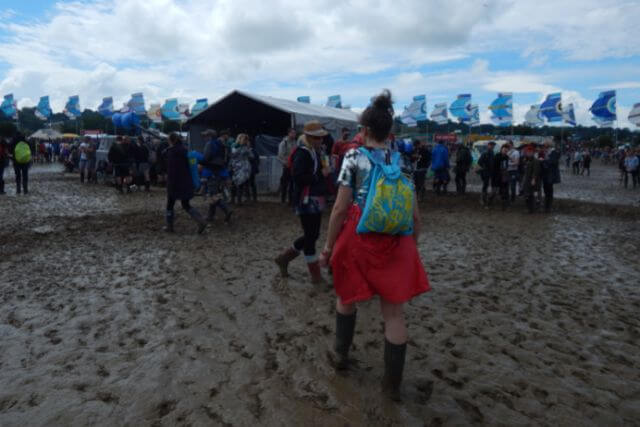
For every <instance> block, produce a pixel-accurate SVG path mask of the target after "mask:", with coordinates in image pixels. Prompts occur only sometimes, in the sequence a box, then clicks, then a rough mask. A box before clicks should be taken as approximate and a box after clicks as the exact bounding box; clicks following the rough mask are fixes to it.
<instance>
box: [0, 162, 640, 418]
mask: <svg viewBox="0 0 640 427" xmlns="http://www.w3.org/2000/svg"><path fill="white" fill-rule="evenodd" d="M34 172H36V173H33V174H32V183H31V192H30V194H29V196H27V197H24V196H22V197H18V196H15V195H14V194H13V187H12V183H11V180H10V179H9V180H8V187H9V193H10V194H8V195H6V196H3V197H2V198H0V218H1V220H0V425H3V426H4V425H6V426H24V425H105V426H107V425H108V426H112V425H131V426H140V425H166V426H170V425H194V426H196V425H241V426H242V425H291V426H297V425H353V426H355V425H420V426H421V425H469V424H487V425H583V426H589V425H594V426H596V425H634V424H636V423H638V420H639V419H640V374H639V372H640V318H639V316H638V313H639V312H640V290H639V287H638V282H639V281H638V278H639V277H640V264H639V262H638V254H639V253H640V240H639V239H638V237H639V236H640V222H639V216H638V207H637V206H638V205H637V203H635V202H637V201H638V200H635V202H634V200H633V198H634V197H635V199H640V191H638V192H633V191H632V190H624V189H621V188H619V185H618V183H617V182H615V175H614V174H615V170H611V169H605V168H598V167H596V168H594V170H593V171H592V177H591V178H589V179H590V180H591V181H587V178H586V177H584V178H582V177H569V178H568V179H566V180H565V182H564V183H563V185H562V186H559V187H558V192H559V194H560V196H561V197H565V196H566V194H578V195H579V197H575V199H577V200H579V201H575V200H574V201H572V200H559V201H558V203H557V204H556V210H555V211H554V213H553V214H551V215H542V214H535V215H528V214H525V213H524V212H523V211H524V208H523V206H522V202H521V201H519V202H518V204H517V206H514V207H512V208H511V209H509V210H508V211H506V212H502V211H500V210H499V209H495V210H489V211H485V210H482V209H480V206H479V204H478V196H477V195H473V194H472V195H469V196H467V197H464V198H457V197H446V198H439V199H435V198H434V197H433V195H431V194H429V196H428V200H427V201H426V202H425V203H424V204H423V205H422V207H421V208H422V220H423V224H424V233H423V235H422V237H421V239H420V244H419V248H420V253H421V255H422V259H423V261H424V264H425V266H426V269H427V271H428V272H429V276H430V280H431V284H432V288H433V290H432V291H431V292H429V293H427V294H424V295H422V296H420V297H418V298H416V299H415V300H413V301H412V302H411V303H410V304H408V305H407V307H406V318H407V323H408V327H409V335H410V340H409V346H408V351H407V363H406V368H405V381H404V401H403V402H402V403H401V404H397V403H392V402H390V401H388V400H386V399H385V398H384V397H383V396H382V395H381V394H380V378H381V376H382V370H383V362H382V352H383V335H382V328H383V326H382V323H381V316H380V313H379V303H378V301H377V300H373V301H370V302H367V303H364V304H362V305H361V306H360V307H359V313H358V321H357V325H356V335H355V339H354V347H353V349H352V355H353V357H354V358H355V359H357V361H358V362H357V364H356V365H355V367H354V368H353V369H352V370H351V371H350V372H349V373H348V374H347V375H346V376H343V375H337V374H336V373H335V372H334V371H333V369H332V368H331V365H330V364H329V361H328V359H327V351H328V350H329V349H330V347H331V345H332V342H333V334H334V322H335V318H334V308H333V306H334V301H335V296H334V294H333V292H332V290H331V289H330V288H328V287H316V288H314V287H313V286H312V285H310V284H309V283H308V279H309V278H308V275H307V273H306V271H305V266H304V265H303V262H302V261H301V260H296V261H295V262H294V263H293V264H292V266H291V269H290V270H291V272H292V277H291V278H289V279H286V280H283V279H281V278H279V277H278V276H277V274H276V268H275V265H274V264H273V261H272V259H273V258H274V256H275V255H276V254H277V252H278V251H279V250H280V249H282V248H283V247H285V246H287V245H288V244H290V242H291V241H292V240H293V239H294V238H295V237H297V235H298V234H299V231H300V230H299V225H298V223H297V221H296V218H295V217H294V216H293V215H292V214H291V213H290V211H289V210H288V209H287V208H285V207H282V206H280V205H279V204H277V203H274V202H268V201H265V202H261V203H258V204H256V205H250V206H245V207H239V208H237V209H236V218H235V221H234V223H233V225H232V226H230V227H227V226H225V225H224V224H222V222H221V221H218V222H216V223H215V224H213V226H212V227H210V228H209V229H208V231H207V232H206V233H205V234H204V235H202V236H199V235H197V234H196V233H195V225H194V224H193V223H192V222H190V220H189V219H188V218H187V216H186V215H185V214H184V212H182V211H180V210H177V216H178V217H177V222H176V231H177V233H176V234H175V235H166V234H163V233H162V232H161V228H162V225H163V223H162V221H163V209H164V197H163V193H162V190H160V189H156V190H155V191H154V193H152V194H151V195H148V194H145V193H134V194H131V195H128V196H119V195H116V194H115V192H114V191H113V190H112V189H111V188H108V187H104V186H81V185H80V184H79V182H77V178H76V177H75V176H71V175H62V174H61V173H59V172H54V171H52V170H50V169H46V168H44V169H42V170H40V171H39V172H38V170H37V169H36V170H35V171H34ZM596 174H601V176H605V177H609V178H610V177H613V179H612V180H609V181H606V182H608V184H606V182H605V181H604V180H600V181H596ZM585 183H586V184H585ZM607 185H608V187H606V186H607ZM604 187H606V188H604ZM561 188H562V189H561ZM572 188H573V189H572ZM560 189H561V190H560ZM606 189H609V190H606ZM603 201H606V202H607V204H603V203H602V202H603ZM634 203H635V204H634ZM194 205H195V206H197V207H199V208H201V209H204V206H205V205H204V202H203V201H202V200H201V199H199V198H196V199H195V201H194ZM325 226H326V221H325ZM322 239H324V237H323V238H322ZM322 241H323V240H322Z"/></svg>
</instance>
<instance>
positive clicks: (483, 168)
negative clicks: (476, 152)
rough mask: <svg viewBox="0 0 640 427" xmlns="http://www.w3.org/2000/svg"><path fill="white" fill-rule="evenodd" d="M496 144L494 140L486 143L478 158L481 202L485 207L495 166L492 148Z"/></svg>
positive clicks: (487, 202)
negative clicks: (484, 149) (485, 148)
mask: <svg viewBox="0 0 640 427" xmlns="http://www.w3.org/2000/svg"><path fill="white" fill-rule="evenodd" d="M495 146H496V143H495V142H494V141H489V142H488V143H487V150H486V151H485V152H484V153H482V155H481V156H480V158H479V159H478V167H479V168H480V169H479V170H478V173H479V174H480V178H481V179H482V199H481V203H482V205H483V206H484V207H485V208H488V207H489V185H490V184H491V177H492V176H493V168H494V167H495V155H494V154H493V149H494V147H495Z"/></svg>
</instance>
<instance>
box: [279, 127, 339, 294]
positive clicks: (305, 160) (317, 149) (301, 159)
mask: <svg viewBox="0 0 640 427" xmlns="http://www.w3.org/2000/svg"><path fill="white" fill-rule="evenodd" d="M326 134H327V131H326V130H325V129H323V127H322V125H321V124H320V122H318V121H315V120H312V121H310V122H307V123H306V124H305V125H304V130H303V135H302V136H301V137H300V139H299V143H300V145H299V146H298V148H297V149H296V150H295V151H294V152H293V154H292V156H293V159H292V160H293V161H292V167H291V175H292V178H293V183H294V187H293V202H294V203H293V205H294V206H295V212H296V215H297V216H298V217H299V218H300V224H301V225H302V232H303V234H302V236H300V237H299V238H298V239H296V240H295V241H294V242H293V245H292V246H291V247H290V248H288V249H287V250H285V251H284V252H283V253H281V254H280V255H279V256H278V257H277V258H276V259H275V262H276V264H277V265H278V267H279V269H280V274H281V275H282V277H287V276H288V270H287V268H288V265H289V263H290V262H291V261H293V260H294V259H295V258H297V257H298V255H299V254H300V252H303V253H304V258H305V261H306V262H307V268H308V269H309V275H310V276H311V283H312V284H318V283H322V282H323V281H324V279H323V278H322V274H321V272H320V266H319V264H318V256H317V255H316V241H317V240H318V237H320V225H321V222H322V212H323V211H324V210H325V207H326V204H327V202H326V196H327V188H326V182H327V180H326V178H327V177H328V176H329V174H330V173H331V168H330V166H329V164H328V162H327V164H326V165H324V164H323V161H322V157H323V156H324V153H323V152H322V140H323V138H324V136H325V135H326Z"/></svg>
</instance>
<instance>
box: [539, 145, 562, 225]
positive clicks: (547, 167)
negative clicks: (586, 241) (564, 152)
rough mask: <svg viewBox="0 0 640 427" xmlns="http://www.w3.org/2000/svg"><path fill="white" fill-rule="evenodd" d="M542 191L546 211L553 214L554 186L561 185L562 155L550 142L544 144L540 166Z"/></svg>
mask: <svg viewBox="0 0 640 427" xmlns="http://www.w3.org/2000/svg"><path fill="white" fill-rule="evenodd" d="M540 174H541V181H542V190H543V191H544V211H545V212H546V213H549V212H551V207H552V205H553V186H554V184H559V183H560V154H558V152H557V151H556V149H555V148H554V147H553V145H552V144H551V143H550V142H545V143H544V158H543V160H542V162H541V164H540Z"/></svg>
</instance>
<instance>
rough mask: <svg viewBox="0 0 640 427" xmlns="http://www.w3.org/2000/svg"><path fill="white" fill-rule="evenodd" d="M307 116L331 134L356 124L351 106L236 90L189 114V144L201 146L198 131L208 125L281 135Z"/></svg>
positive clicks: (218, 128)
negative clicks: (325, 105) (327, 104)
mask: <svg viewBox="0 0 640 427" xmlns="http://www.w3.org/2000/svg"><path fill="white" fill-rule="evenodd" d="M310 120H318V121H319V122H320V123H322V125H323V126H324V127H325V128H326V129H327V130H328V131H329V132H331V134H332V135H333V136H334V138H338V137H339V133H340V129H342V128H343V127H346V128H348V129H349V130H350V131H351V133H352V134H354V133H355V131H356V130H357V126H358V115H357V114H356V113H354V112H353V111H350V110H344V109H339V108H331V107H324V106H321V105H314V104H306V103H302V102H298V101H294V100H286V99H278V98H272V97H270V96H262V95H255V94H250V93H247V92H241V91H238V90H235V91H233V92H231V93H230V94H228V95H226V96H224V97H222V98H220V99H219V100H218V101H216V102H214V103H212V104H211V105H210V106H209V107H208V108H207V109H206V110H204V111H202V112H201V113H200V114H198V115H197V116H194V117H192V118H190V119H189V120H188V121H187V123H188V124H189V125H190V128H189V129H190V130H189V131H190V135H189V136H190V141H191V144H192V147H194V148H196V149H202V147H203V145H204V144H203V141H202V138H201V136H200V133H201V132H202V131H203V130H205V129H208V128H211V129H215V130H218V131H219V130H222V129H230V130H231V133H232V134H236V133H239V132H245V133H248V134H249V135H251V136H254V137H255V136H256V135H270V136H284V135H286V133H287V129H288V128H289V127H295V128H296V129H298V130H299V131H300V130H302V127H303V126H304V124H305V123H306V122H308V121H310Z"/></svg>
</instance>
